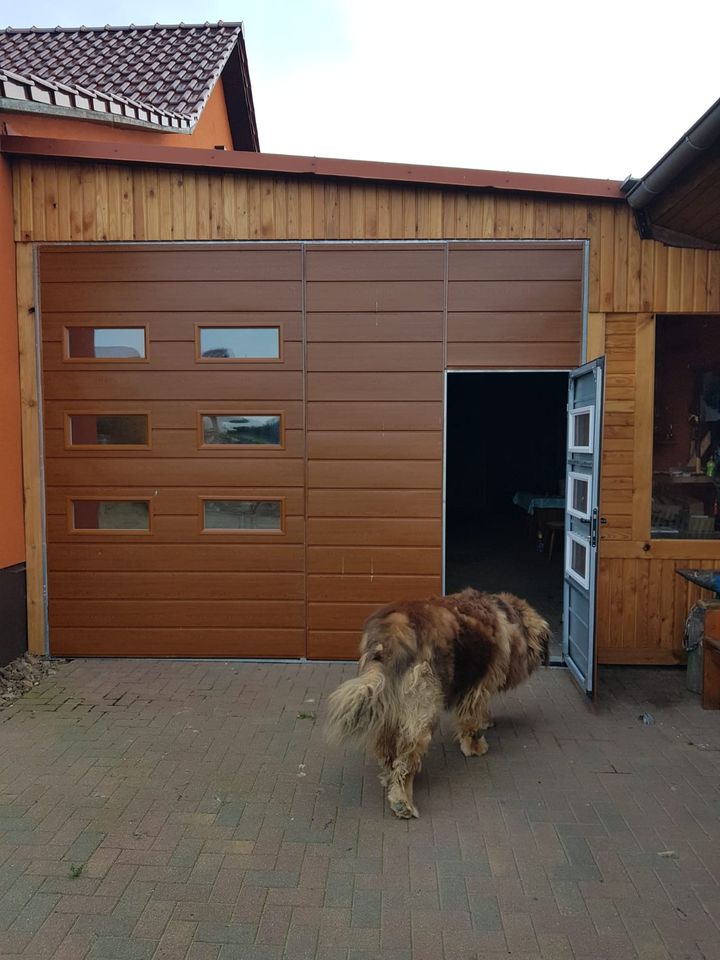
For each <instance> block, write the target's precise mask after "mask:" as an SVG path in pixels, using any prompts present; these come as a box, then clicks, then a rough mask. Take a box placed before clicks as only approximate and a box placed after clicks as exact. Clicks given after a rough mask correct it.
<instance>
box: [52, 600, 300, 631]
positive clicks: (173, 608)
mask: <svg viewBox="0 0 720 960" xmlns="http://www.w3.org/2000/svg"><path fill="white" fill-rule="evenodd" d="M52 618H53V624H54V625H55V626H57V627H102V626H103V625H105V624H107V625H112V626H113V627H135V628H143V627H177V628H185V627H194V628H196V629H197V628H207V629H210V630H211V629H213V628H214V627H227V626H228V624H232V625H237V626H239V627H242V628H247V627H262V628H266V629H272V628H275V627H299V628H302V627H303V626H304V624H305V602H304V600H301V601H297V600H284V599H276V600H273V601H272V602H269V601H267V600H230V599H227V598H226V599H221V600H213V601H206V602H203V601H201V600H160V599H158V598H157V597H153V598H152V599H151V600H109V599H103V600H83V599H79V598H74V599H72V600H53V601H52Z"/></svg>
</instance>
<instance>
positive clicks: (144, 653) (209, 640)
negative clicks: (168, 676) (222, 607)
mask: <svg viewBox="0 0 720 960" xmlns="http://www.w3.org/2000/svg"><path fill="white" fill-rule="evenodd" d="M52 644H53V653H54V655H55V656H57V657H222V658H223V659H233V658H236V657H293V658H295V657H304V656H305V649H306V646H305V629H304V628H303V629H282V628H279V627H273V628H270V629H260V628H257V627H254V628H242V627H229V628H228V627H226V628H222V627H217V628H215V629H211V630H210V629H207V628H206V627H200V628H191V627H186V628H184V629H183V630H178V628H177V627H155V628H153V629H148V628H130V627H107V626H106V627H103V628H102V629H101V630H99V629H98V628H97V627H58V628H57V629H54V630H53V636H52Z"/></svg>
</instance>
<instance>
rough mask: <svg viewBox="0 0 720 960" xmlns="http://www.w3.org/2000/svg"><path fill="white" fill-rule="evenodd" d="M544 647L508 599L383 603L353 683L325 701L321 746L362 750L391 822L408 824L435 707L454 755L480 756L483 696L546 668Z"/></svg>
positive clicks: (531, 617)
mask: <svg viewBox="0 0 720 960" xmlns="http://www.w3.org/2000/svg"><path fill="white" fill-rule="evenodd" d="M549 641H550V628H549V626H548V624H547V623H546V621H545V620H543V618H542V617H541V616H540V615H539V614H538V613H537V611H535V610H533V608H532V607H531V606H530V605H529V604H528V603H526V602H525V601H524V600H520V599H519V598H518V597H514V596H513V595H512V594H509V593H498V594H491V593H479V592H478V591H477V590H472V589H470V588H468V589H467V590H463V591H462V593H455V594H451V595H450V596H447V597H431V598H430V599H428V600H419V601H408V602H403V603H393V604H390V605H389V606H387V607H384V608H383V609H382V610H378V612H377V613H374V614H373V615H372V616H371V617H369V618H368V620H367V621H366V622H365V626H364V628H363V635H362V640H361V643H360V664H359V671H358V676H357V677H355V678H353V679H352V680H346V681H345V683H343V684H341V686H340V687H338V689H337V690H335V691H334V693H332V694H331V696H330V699H329V715H328V720H327V731H328V734H329V737H330V739H332V740H334V741H336V742H340V741H343V740H347V739H352V738H358V739H360V740H362V741H364V742H370V743H371V744H372V745H373V747H374V750H375V755H376V756H377V759H378V762H379V764H380V769H381V771H382V772H381V775H380V781H381V783H382V784H383V786H385V787H387V790H388V803H389V804H390V808H391V809H392V811H393V813H395V814H396V815H397V816H398V817H404V818H409V817H417V816H418V812H417V808H416V807H415V805H414V804H413V778H414V776H415V774H416V773H417V772H418V771H419V770H420V765H421V761H422V757H423V755H424V753H425V751H426V750H427V748H428V746H429V745H430V740H431V738H432V735H433V731H434V729H435V727H436V726H437V723H438V720H439V718H440V712H441V710H442V709H443V707H446V708H448V709H451V710H454V712H455V720H456V725H457V737H458V740H459V742H460V749H461V750H462V752H463V754H464V755H465V756H466V757H472V756H482V755H483V754H484V753H487V749H488V745H487V741H486V740H485V736H484V734H483V731H484V730H486V729H487V728H488V727H489V726H492V721H491V718H490V710H489V702H490V698H491V696H492V695H493V694H494V693H497V692H499V691H501V690H509V689H510V688H511V687H515V686H517V685H518V684H519V683H522V681H523V680H525V679H527V677H528V676H529V675H530V674H531V673H532V672H533V670H535V669H536V667H538V666H539V664H540V663H544V664H546V665H547V662H548V644H549Z"/></svg>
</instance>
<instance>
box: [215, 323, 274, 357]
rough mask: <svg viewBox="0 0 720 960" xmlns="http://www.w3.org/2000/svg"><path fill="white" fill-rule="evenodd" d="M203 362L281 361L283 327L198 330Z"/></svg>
mask: <svg viewBox="0 0 720 960" xmlns="http://www.w3.org/2000/svg"><path fill="white" fill-rule="evenodd" d="M197 330H198V334H197V336H198V342H197V349H198V359H200V360H279V359H280V328H279V327H198V328H197Z"/></svg>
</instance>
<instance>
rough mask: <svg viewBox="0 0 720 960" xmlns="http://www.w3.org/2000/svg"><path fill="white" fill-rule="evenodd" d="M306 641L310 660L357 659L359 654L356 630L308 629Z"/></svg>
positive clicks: (358, 639)
mask: <svg viewBox="0 0 720 960" xmlns="http://www.w3.org/2000/svg"><path fill="white" fill-rule="evenodd" d="M307 643H308V653H307V655H308V658H309V659H311V660H357V658H358V657H359V655H360V634H359V632H358V631H357V630H309V631H308V642H307Z"/></svg>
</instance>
